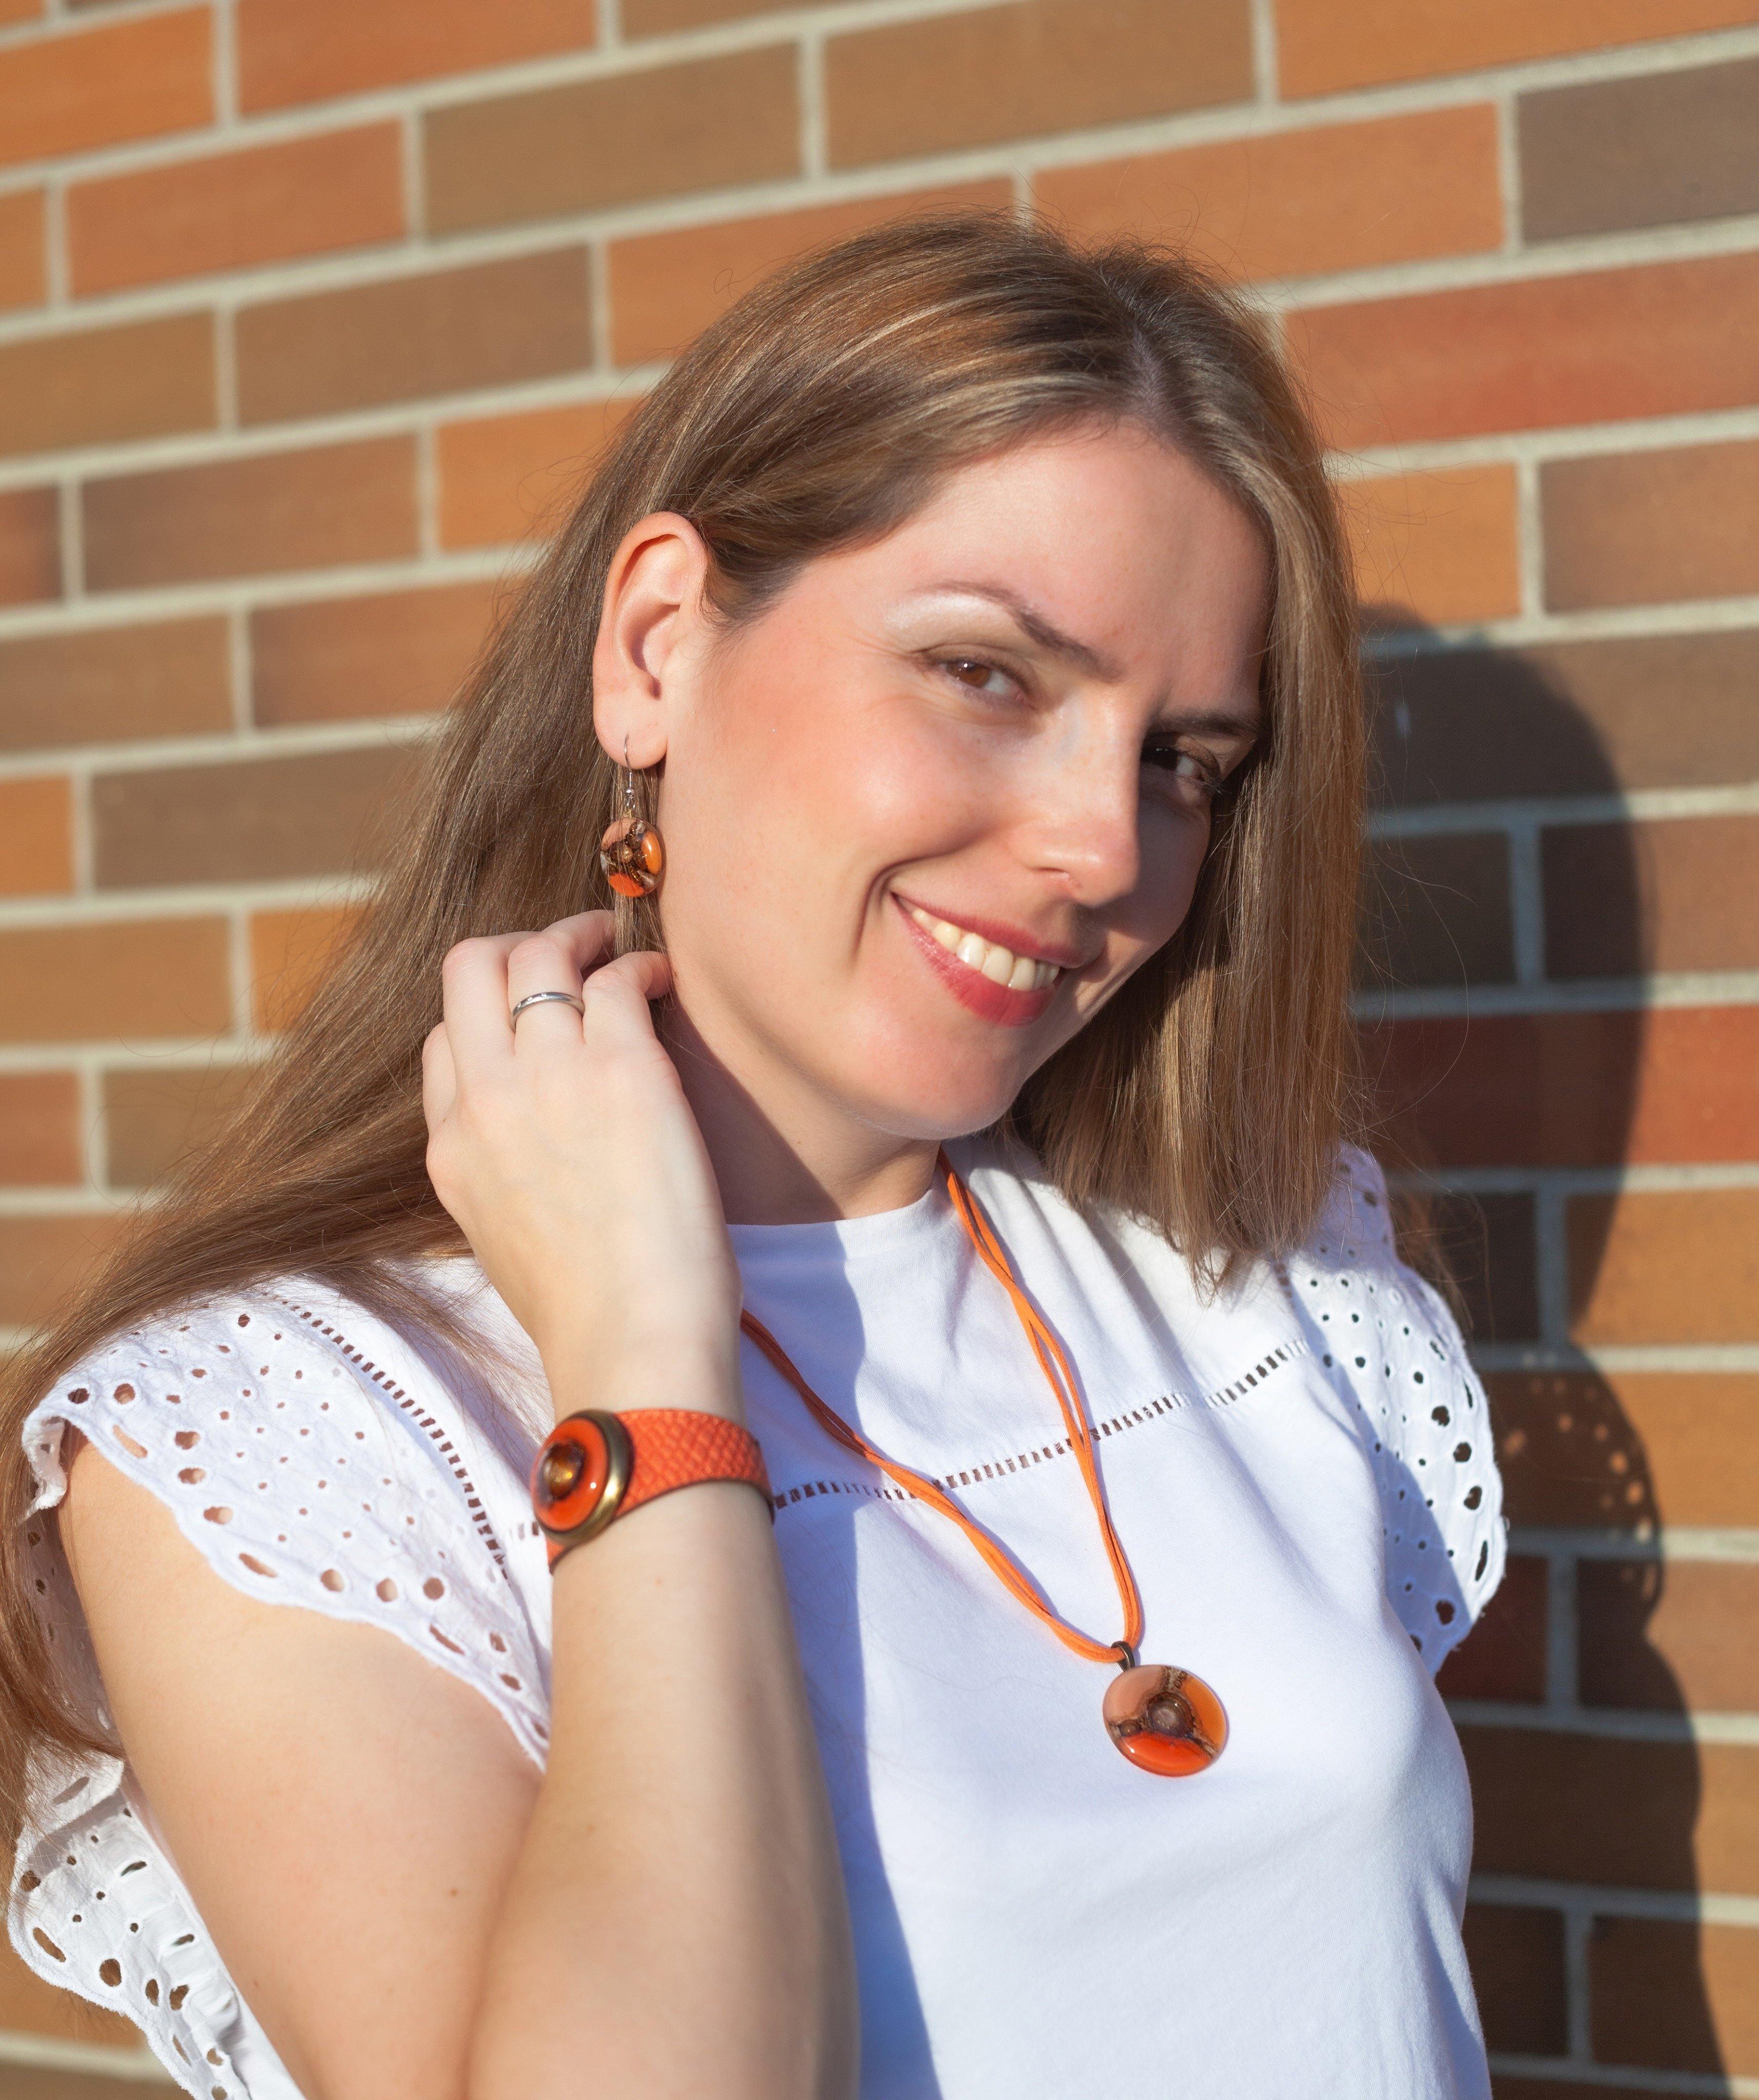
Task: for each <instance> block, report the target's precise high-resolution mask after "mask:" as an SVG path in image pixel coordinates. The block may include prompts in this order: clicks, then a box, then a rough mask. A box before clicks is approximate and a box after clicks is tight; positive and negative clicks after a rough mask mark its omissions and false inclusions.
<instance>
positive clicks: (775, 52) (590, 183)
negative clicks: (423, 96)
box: [421, 44, 800, 233]
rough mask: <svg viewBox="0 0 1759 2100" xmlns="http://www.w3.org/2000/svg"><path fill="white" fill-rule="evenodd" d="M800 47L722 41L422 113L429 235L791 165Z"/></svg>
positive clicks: (750, 176) (709, 184)
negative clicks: (676, 57)
mask: <svg viewBox="0 0 1759 2100" xmlns="http://www.w3.org/2000/svg"><path fill="white" fill-rule="evenodd" d="M799 71H800V60H799V54H798V53H797V51H796V50H795V48H794V46H792V45H788V44H774V45H770V46H766V47H762V48H760V49H758V50H756V51H727V52H723V53H721V54H718V55H716V56H713V57H711V58H700V59H686V60H683V61H682V62H681V63H680V64H675V65H655V66H645V67H642V68H639V69H638V70H637V71H634V72H627V73H614V74H611V75H609V76H607V77H605V78H603V79H599V80H580V81H569V82H565V83H564V84H563V85H562V86H558V87H542V88H536V89H533V90H529V91H527V92H526V93H523V94H518V95H496V96H495V97H494V98H493V99H492V100H488V101H484V102H465V103H458V104H452V105H451V106H449V107H447V108H441V109H434V110H431V111H430V112H429V113H428V115H427V117H425V120H424V121H423V126H422V135H421V136H422V158H423V161H424V163H425V166H426V169H427V220H428V225H429V227H430V228H431V229H432V230H433V231H434V232H439V233H458V232H464V231H465V230H467V229H469V228H471V227H483V226H507V225H511V224H513V223H514V222H516V221H518V220H524V219H534V218H556V217H557V216H558V215H559V214H564V213H573V212H581V211H597V210H603V209H604V208H605V207H606V205H616V204H630V203H634V202H637V201H641V200H642V199H645V198H649V197H662V196H684V195H686V194H687V193H688V192H690V191H693V190H714V189H727V188H733V187H734V186H735V185H737V184H738V183H760V182H768V181H772V180H779V179H783V178H784V177H787V176H790V175H795V174H799V172H800V104H799Z"/></svg>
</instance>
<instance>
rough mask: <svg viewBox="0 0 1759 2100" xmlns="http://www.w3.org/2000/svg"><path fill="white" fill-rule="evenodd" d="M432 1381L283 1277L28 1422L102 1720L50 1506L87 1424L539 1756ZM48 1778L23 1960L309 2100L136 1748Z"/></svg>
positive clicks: (479, 1509)
mask: <svg viewBox="0 0 1759 2100" xmlns="http://www.w3.org/2000/svg"><path fill="white" fill-rule="evenodd" d="M371 1331H372V1326H371V1324H370V1323H369V1324H368V1325H364V1326H362V1327H361V1328H360V1329H359V1330H357V1334H359V1335H367V1334H369V1333H370V1332H371ZM377 1331H378V1333H379V1334H380V1335H383V1334H384V1331H385V1330H377ZM437 1386H438V1381H436V1380H433V1379H430V1380H429V1381H428V1383H427V1384H426V1385H425V1387H423V1388H422V1389H421V1391H420V1392H419V1393H418V1392H412V1391H411V1390H409V1389H408V1388H407V1387H405V1386H403V1385H402V1384H400V1383H395V1382H393V1381H392V1380H391V1379H389V1378H387V1377H386V1374H385V1373H384V1371H383V1370H382V1368H381V1366H380V1365H377V1364H375V1363H374V1362H373V1361H370V1360H369V1359H368V1357H367V1356H366V1355H365V1354H364V1352H363V1351H362V1350H360V1349H359V1348H355V1347H354V1346H352V1345H351V1343H350V1339H347V1338H345V1337H344V1336H343V1335H342V1334H341V1333H339V1332H338V1331H337V1328H336V1326H335V1325H334V1323H333V1321H330V1320H328V1319H326V1318H324V1317H319V1316H317V1315H315V1314H312V1313H311V1312H307V1311H306V1310H305V1309H303V1308H302V1307H301V1306H299V1305H298V1304H296V1303H294V1302H293V1301H292V1300H291V1299H280V1298H277V1297H274V1296H271V1295H258V1296H253V1297H251V1298H249V1299H245V1298H239V1299H227V1300H226V1301H224V1302H223V1303H222V1304H215V1305H211V1306H208V1307H205V1308H200V1309H197V1310H195V1311H192V1312H187V1313H185V1314H183V1315H181V1316H178V1317H167V1318H165V1319H163V1320H161V1321H154V1322H152V1323H150V1324H149V1325H148V1326H144V1327H143V1328H141V1329H140V1330H137V1331H135V1332H133V1333H130V1334H127V1335H123V1336H121V1338H119V1339H117V1340H116V1341H115V1342H113V1343H111V1344H109V1345H108V1347H107V1348H104V1350H103V1351H102V1352H99V1354H98V1355H96V1356H95V1357H92V1358H90V1359H89V1360H88V1361H86V1362H85V1363H83V1364H82V1365H80V1367H79V1368H78V1370H77V1371H76V1372H74V1373H73V1374H69V1375H68V1376H66V1377H64V1378H63V1379H61V1380H60V1382H59V1383H57V1385H56V1386H55V1388H54V1390H53V1391H52V1392H50V1393H48V1394H47V1395H46V1396H45V1397H44V1398H43V1399H42V1401H40V1402H39V1404H38V1405H37V1407H36V1408H35V1409H34V1410H33V1412H32V1414H30V1415H29V1417H28V1418H27V1420H26V1422H25V1424H24V1448H25V1450H26V1453H27V1454H28V1456H29V1460H30V1463H31V1466H32V1469H33V1476H34V1478H35V1480H36V1483H37V1498H36V1501H35V1502H34V1504H33V1508H32V1511H30V1513H29V1515H28V1516H27V1517H26V1519H25V1537H26V1543H27V1547H28V1550H29V1554H30V1556H31V1560H32V1563H33V1580H34V1585H35V1589H36V1591H37V1604H38V1608H39V1610H40V1611H41V1612H42V1616H43V1618H44V1620H45V1622H46V1630H47V1631H48V1634H49V1637H50V1640H51V1653H52V1654H53V1655H54V1656H55V1658H56V1666H57V1669H58V1670H59V1671H60V1674H61V1675H62V1678H63V1681H64V1683H65V1684H66V1686H67V1687H68V1691H69V1693H70V1695H71V1696H73V1698H74V1699H75V1700H76V1701H77V1703H78V1704H79V1705H80V1706H81V1707H82V1709H83V1710H85V1711H86V1713H87V1714H88V1716H89V1718H90V1719H91V1720H92V1721H93V1722H94V1723H95V1726H96V1727H97V1729H98V1730H99V1732H100V1733H104V1734H108V1735H109V1736H112V1739H113V1737H114V1726H113V1722H112V1717H111V1715H110V1714H109V1712H108V1708H107V1706H106V1705H105V1702H104V1696H103V1691H102V1686H101V1683H100V1682H99V1678H98V1674H97V1671H96V1668H95V1663H94V1661H93V1659H92V1657H91V1652H90V1643H89V1639H87V1636H86V1630H85V1626H84V1621H83V1617H82V1614H81V1612H80V1611H79V1607H78V1600H77V1595H76V1594H75V1592H74V1590H73V1586H72V1582H71V1579H70V1577H69V1576H68V1570H67V1566H66V1562H65V1560H64V1556H63V1555H62V1553H61V1551H60V1541H59V1537H58V1534H57V1532H56V1528H55V1525H54V1524H52V1523H49V1522H45V1521H44V1520H43V1513H44V1512H45V1511H48V1510H51V1509H52V1508H53V1507H55V1505H56V1504H57V1503H59V1502H60V1500H61V1498H62V1496H63V1494H64V1493H65V1490H66V1485H67V1482H66V1472H65V1470H64V1464H65V1461H64V1452H63V1437H64V1425H65V1424H68V1423H75V1424H77V1427H79V1428H80V1429H81V1430H82V1432H84V1434H85V1435H86V1436H87V1437H88V1438H89V1439H90V1440H91V1441H92V1442H93V1443H94V1444H95V1445H96V1446H97V1447H98V1448H99V1449H101V1450H102V1451H103V1452H104V1455H105V1456H106V1457H107V1458H109V1459H110V1460H111V1462H112V1463H113V1464H115V1465H117V1467H120V1468H121V1471H123V1472H124V1473H126V1475H127V1476H129V1477H130V1479H132V1480H136V1481H138V1482H139V1483H140V1484H141V1485H143V1486H144V1487H147V1488H148V1489H151V1491H152V1493H154V1494H155V1495H157V1497H158V1498H159V1499H160V1500H161V1502H164V1503H165V1506H166V1507H167V1508H169V1509H170V1512H171V1514H172V1515H173V1516H174V1519H175V1520H176V1522H177V1524H178V1527H179V1529H180V1530H181V1531H182V1533H183V1536H184V1537H186V1538H187V1539H188V1540H189V1541H190V1542H191V1543H192V1545H194V1546H196V1547H197V1548H198V1550H199V1551H201V1554H202V1555H203V1557H204V1558H205V1560H206V1561H207V1562H208V1564H209V1567H210V1568H213V1569H214V1571H215V1572H216V1573H218V1574H219V1575H220V1576H222V1577H223V1578H224V1580H226V1581H227V1582H230V1583H231V1584H232V1585H233V1586H235V1587H236V1588H237V1589H240V1590H244V1591H245V1593H246V1594H247V1595H251V1596H255V1597H259V1598H262V1599H268V1600H269V1601H271V1602H276V1603H281V1604H299V1605H303V1606H305V1607H306V1608H308V1609H309V1610H312V1611H315V1612H322V1613H323V1614H324V1616H326V1617H331V1618H337V1619H346V1620H350V1621H355V1622H356V1623H358V1624H361V1625H367V1626H381V1627H383V1628H385V1629H386V1630H387V1631H389V1632H390V1633H393V1634H395V1635H396V1636H397V1637H398V1638H399V1639H401V1640H403V1642H405V1643H407V1644H408V1646H409V1647H411V1648H414V1649H415V1650H416V1651H417V1652H418V1653H419V1654H421V1655H423V1656H425V1657H427V1659H428V1660H429V1661H430V1662H434V1663H436V1664H438V1665H439V1667H440V1668H442V1669H443V1670H449V1671H450V1672H451V1673H452V1674H453V1675H454V1676H456V1677H458V1678H461V1679H463V1680H464V1681H465V1683H468V1684H470V1685H472V1686H474V1687H475V1688H476V1690H477V1691H478V1692H480V1693H481V1694H482V1695H483V1697H484V1698H485V1699H487V1701H488V1702H489V1703H490V1705H492V1706H493V1707H494V1709H495V1710H496V1712H498V1713H499V1714H500V1715H501V1717H502V1718H503V1719H504V1720H505V1722H506V1723H507V1725H508V1727H509V1728H511V1730H512V1731H513V1733H514V1737H515V1738H516V1740H518V1743H519V1745H520V1746H521V1747H522V1749H524V1750H525V1752H526V1753H527V1755H528V1756H529V1757H530V1758H531V1759H532V1760H533V1762H536V1763H538V1764H540V1765H541V1763H542V1762H543V1761H544V1754H545V1750H546V1746H547V1741H548V1722H549V1683H548V1669H547V1660H546V1658H545V1657H544V1655H543V1653H542V1652H541V1644H540V1638H539V1635H538V1632H537V1630H536V1629H535V1628H534V1627H533V1626H532V1624H531V1621H530V1618H529V1617H528V1615H527V1612H526V1610H525V1608H524V1607H523V1605H522V1602H521V1594H520V1592H519V1590H518V1588H517V1587H516V1586H515V1585H514V1582H512V1581H511V1580H510V1579H509V1575H508V1573H507V1571H506V1567H505V1554H504V1552H503V1549H502V1545H501V1542H500V1540H499V1539H498V1538H497V1537H496V1534H495V1532H494V1530H493V1529H492V1525H491V1524H490V1522H489V1520H487V1517H486V1515H485V1514H484V1509H483V1498H482V1496H481V1493H480V1492H479V1491H478V1487H477V1485H476V1483H475V1482H474V1480H473V1479H472V1478H471V1477H470V1476H468V1475H467V1474H466V1472H465V1468H464V1466H463V1465H462V1463H461V1462H460V1458H459V1455H458V1454H459V1441H460V1432H459V1430H458V1428H457V1424H456V1414H452V1413H450V1412H449V1406H448V1400H447V1396H446V1395H445V1394H444V1393H443V1392H439V1390H437V1389H436V1388H437ZM31 1793H32V1803H31V1810H30V1813H29V1815H28V1817H27V1820H26V1823H25V1826H24V1833H23V1835H22V1837H21V1839H20V1845H19V1848H18V1854H17V1857H16V1860H15V1867H14V1876H13V1882H12V1888H11V1901H10V1904H9V1907H8V1926H9V1931H10V1935H11V1940H12V1943H13V1945H14V1947H15V1948H16V1949H17V1951H18V1952H19V1953H20V1956H21V1957H23V1958H24V1961H26V1962H27V1963H28V1964H29V1966H31V1967H32V1968H33V1969H34V1970H37V1973H38V1974H41V1975H42V1976H43V1977H44V1978H45V1979H46V1980H47V1981H49V1982H51V1983H55V1984H59V1985H60V1986H61V1987H62V1988H66V1989H71V1990H74V1991H77V1992H79V1993H80V1994H81V1995H82V1996H85V1997H87V1998H90V1999H91V2000H92V2001H94V2002H95V2003H96V2004H99V2005H104V2006H106V2007H108V2008H109V2009H111V2010H120V2011H121V2012H124V2013H126V2014H127V2015H128V2017H129V2018H130V2019H132V2020H133V2021H134V2023H136V2024H137V2026H139V2027H140V2028H141V2030H142V2032H143V2033H144V2034H145V2036H146V2037H147V2040H148V2043H149V2044H150V2045H151V2046H152V2049H153V2051H154V2053H155V2054H157V2056H158V2058H160V2060H161V2062H162V2063H164V2064H165V2067H166V2068H167V2069H168V2070H169V2071H170V2072H171V2074H172V2076H174V2077H175V2078H177V2079H178V2080H179V2082H180V2083H182V2084H183V2085H184V2086H185V2088H186V2089H187V2090H188V2091H189V2092H191V2093H200V2094H201V2096H202V2100H214V2096H217V2095H219V2094H222V2093H224V2094H225V2095H227V2100H236V2097H237V2096H240V2095H246V2096H249V2100H297V2096H296V2095H295V2093H294V2089H293V2086H292V2085H291V2083H290V2082H288V2081H285V2075H284V2072H280V2067H279V2064H278V2060H276V2059H274V2058H273V2055H272V2051H270V2050H268V2049H267V2043H266V2041H264V2040H262V2036H261V2031H260V2029H258V2028H257V2027H256V2026H255V2023H254V2021H253V2019H251V2018H250V2016H249V2013H248V2011H247V2010H246V2009H245V2008H244V2007H243V2006H242V2005H241V2004H240V2001H239V1999H238V1997H237V1995H236V1992H235V1991H234V1989H233V1988H232V1986H231V1982H230V1980H229V1979H228V1978H227V1975H226V1973H225V1970H224V1969H223V1966H222V1965H221V1963H220V1961H219V1958H218V1954H217V1953H216V1952H215V1950H214V1948H213V1946H212V1944H211V1943H210V1942H209V1939H208V1936H207V1934H206V1932H205V1929H204V1928H203V1926H202V1924H201V1920H200V1918H199V1917H197V1916H196V1913H195V1912H194V1909H193V1908H192V1904H191V1903H190V1899H189V1898H188V1895H187V1891H186V1890H184V1889H183V1884H182V1883H181V1882H180V1881H179V1878H178V1877H177V1875H176V1873H175V1872H174V1869H173V1868H172V1867H171V1864H170V1861H169V1860H168V1859H167V1858H166V1856H165V1854H164V1853H163V1852H162V1851H161V1850H160V1848H159V1847H158V1846H157V1844H156V1842H154V1840H153V1838H152V1835H151V1834H150V1832H149V1830H148V1827H147V1820H146V1818H145V1811H144V1805H143V1804H140V1803H139V1802H138V1801H132V1800H131V1793H132V1789H131V1782H130V1775H129V1773H128V1770H127V1767H126V1765H125V1764H124V1763H123V1762H122V1760H121V1758H119V1757H109V1758H103V1757H91V1758H85V1759H75V1760H68V1759H66V1758H61V1757H60V1756H57V1757H55V1758H44V1757H42V1755H40V1754H39V1756H38V1758H37V1761H36V1763H35V1765H34V1767H33V1773H32V1786H31ZM137 1811H139V1812H137ZM251 2036H256V2038H257V2040H256V2048H255V2061H256V2063H258V2066H259V2067H262V2066H267V2067H266V2068H264V2069H262V2071H261V2075H260V2076H253V2078H252V2079H251V2080H249V2081H248V2082H247V2080H246V2078H245V2071H244V2067H243V2066H242V2065H241V2064H240V2062H239V2061H238V2060H237V2058H238V2056H239V2054H240V2051H243V2052H244V2054H246V2055H247V2056H248V2055H249V2054H250V2052H249V2049H248V2048H247V2047H246V2045H247V2044H248V2043H249V2040H250V2037H251ZM277 2074H278V2075H277Z"/></svg>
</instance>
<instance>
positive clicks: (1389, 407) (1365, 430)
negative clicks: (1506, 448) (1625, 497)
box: [1289, 254, 1759, 448]
mask: <svg viewBox="0 0 1759 2100" xmlns="http://www.w3.org/2000/svg"><path fill="white" fill-rule="evenodd" d="M1289 342H1290V346H1291V348H1292V349H1293V351H1294V353H1295V355H1297V357H1298V359H1300V360H1303V362H1304V363H1305V365H1306V368H1307V377H1308V382H1309V384H1310V385H1311V386H1312V389H1313V391H1314V394H1315V395H1316V399H1318V401H1319V404H1320V412H1321V419H1322V421H1323V422H1324V423H1325V426H1326V429H1327V432H1328V435H1329V437H1330V439H1331V442H1332V443H1334V445H1337V446H1339V447H1341V448H1355V447H1357V446H1363V445H1381V444H1386V443H1395V442H1399V441H1401V440H1404V439H1424V438H1453V437H1470V436H1473V435H1478V434H1480V433H1483V432H1485V431H1492V430H1535V429H1541V428H1544V427H1546V426H1569V425H1573V424H1578V423H1597V422H1610V421H1622V420H1625V419H1627V418H1629V417H1638V416H1665V415H1679V414H1684V413H1686V412H1690V411H1692V410H1697V409H1708V408H1742V407H1745V406H1746V405H1747V404H1749V403H1752V402H1754V401H1759V254H1744V255H1724V256H1706V257H1703V258H1691V259H1688V260H1686V261H1683V262H1651V263H1644V264H1640V265H1636V266H1633V267H1629V268H1625V269H1619V270H1594V271H1580V272H1579V273H1577V274H1575V275H1571V276H1557V277H1538V278H1531V279H1528V280H1523V281H1522V282H1519V283H1515V284H1506V285H1473V286H1470V287H1469V288H1467V289H1463V290H1459V291H1447V292H1426V293H1413V294H1410V295H1407V296H1404V297H1400V298H1391V299H1363V300H1357V301H1352V302H1351V303H1349V304H1348V305H1339V306H1329V307H1307V308H1305V309H1303V311H1300V312H1299V313H1297V314H1295V315H1291V316H1290V322H1289Z"/></svg>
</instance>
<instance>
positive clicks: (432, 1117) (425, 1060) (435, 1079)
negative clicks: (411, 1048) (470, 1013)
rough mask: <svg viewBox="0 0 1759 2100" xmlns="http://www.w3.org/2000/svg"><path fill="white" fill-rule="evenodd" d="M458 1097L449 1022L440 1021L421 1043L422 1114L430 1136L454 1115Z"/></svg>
mask: <svg viewBox="0 0 1759 2100" xmlns="http://www.w3.org/2000/svg"><path fill="white" fill-rule="evenodd" d="M457 1098H458V1074H457V1071H456V1068H455V1067H454V1065H453V1064H452V1045H451V1044H450V1043H448V1042H447V1039H446V1024H445V1022H444V1021H440V1022H439V1023H437V1024H436V1025H435V1026H434V1027H432V1028H430V1030H428V1034H427V1040H426V1041H425V1043H423V1044H422V1045H421V1113H422V1114H423V1115H424V1116H425V1117H426V1118H427V1127H428V1135H429V1136H430V1137H431V1136H432V1135H433V1134H434V1132H435V1131H437V1130H438V1129H439V1127H440V1125H441V1124H442V1123H444V1121H445V1120H446V1118H447V1116H449V1115H450V1114H452V1103H453V1102H454V1101H456V1100H457Z"/></svg>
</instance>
